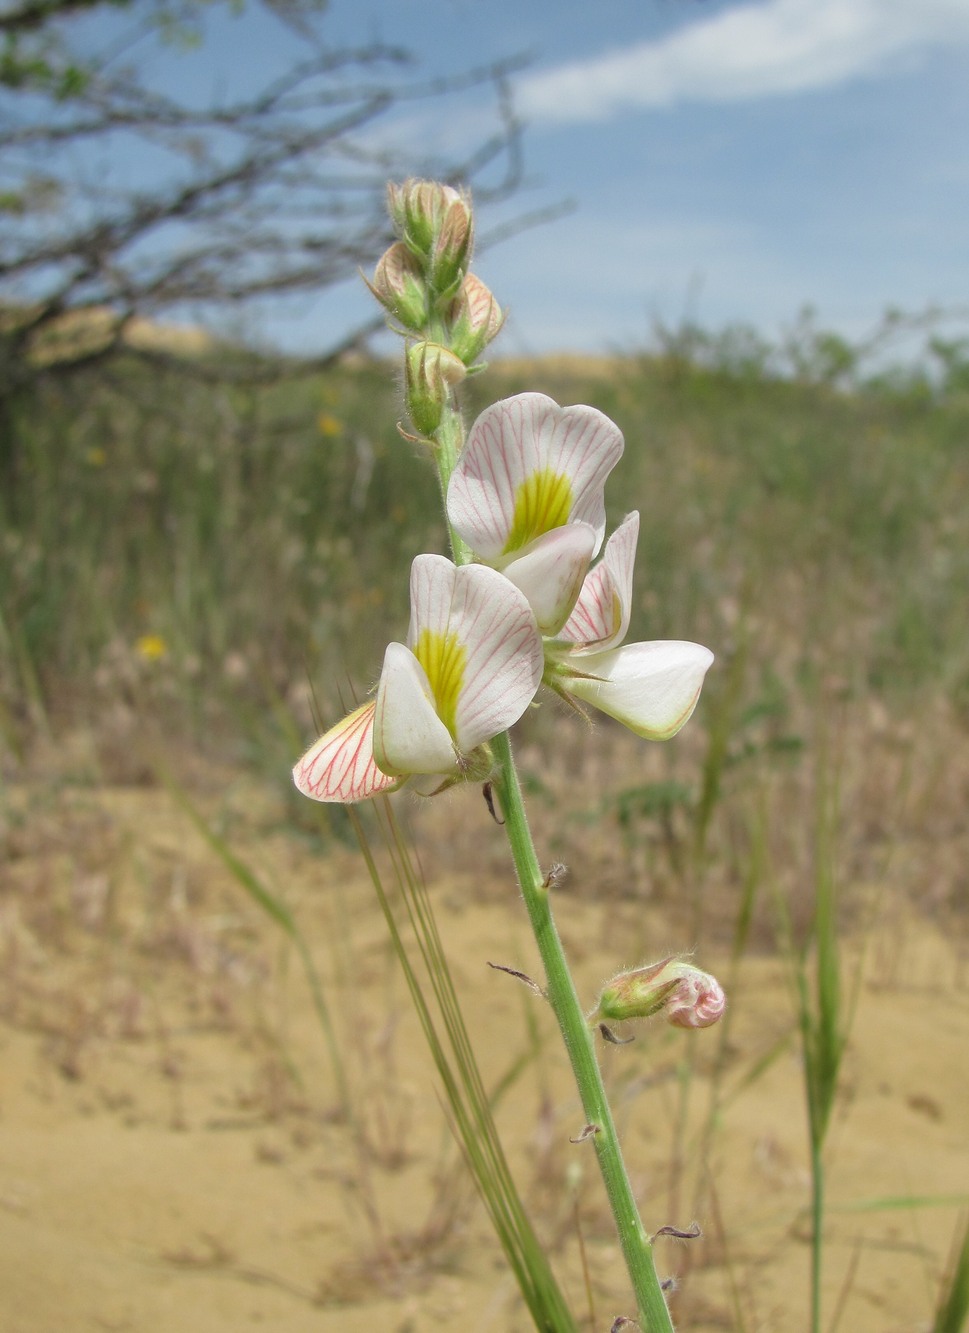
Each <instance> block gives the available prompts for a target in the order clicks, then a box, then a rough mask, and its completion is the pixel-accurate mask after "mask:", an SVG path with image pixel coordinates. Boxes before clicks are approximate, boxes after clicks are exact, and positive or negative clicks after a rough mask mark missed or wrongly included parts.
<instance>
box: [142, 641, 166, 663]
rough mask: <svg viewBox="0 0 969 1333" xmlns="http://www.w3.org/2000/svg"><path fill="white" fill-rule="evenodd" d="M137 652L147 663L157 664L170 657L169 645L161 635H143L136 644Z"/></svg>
mask: <svg viewBox="0 0 969 1333" xmlns="http://www.w3.org/2000/svg"><path fill="white" fill-rule="evenodd" d="M135 652H136V653H137V654H138V656H139V657H143V658H144V659H145V661H146V662H157V661H158V660H159V659H160V658H162V657H167V655H168V644H167V643H166V642H165V640H164V639H163V638H162V636H161V635H160V634H143V635H142V636H141V638H140V639H139V640H138V642H137V643H136V644H135Z"/></svg>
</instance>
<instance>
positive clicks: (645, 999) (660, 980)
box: [592, 958, 727, 1028]
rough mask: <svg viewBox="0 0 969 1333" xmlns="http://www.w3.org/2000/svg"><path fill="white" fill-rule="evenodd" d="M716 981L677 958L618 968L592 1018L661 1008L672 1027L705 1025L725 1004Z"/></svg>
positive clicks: (637, 1014)
mask: <svg viewBox="0 0 969 1333" xmlns="http://www.w3.org/2000/svg"><path fill="white" fill-rule="evenodd" d="M726 1004H727V1001H726V997H725V995H724V993H723V990H722V989H721V986H720V983H719V982H718V981H717V980H716V978H715V977H712V976H710V974H709V973H708V972H701V971H700V969H699V968H698V967H694V966H693V965H692V964H691V963H685V962H684V961H683V960H682V959H681V958H664V959H663V960H662V961H661V962H659V963H652V964H650V965H649V966H648V967H639V968H636V969H635V970H633V971H631V972H620V974H619V975H618V976H617V977H614V978H613V980H612V981H610V982H609V984H608V985H607V986H606V988H605V989H604V990H603V992H602V994H601V995H600V996H599V1003H598V1005H597V1006H596V1011H595V1013H594V1014H593V1016H592V1022H594V1023H598V1022H600V1021H601V1020H606V1019H611V1020H612V1021H613V1022H616V1023H621V1022H623V1021H624V1020H625V1019H629V1018H649V1017H651V1016H652V1015H653V1014H657V1013H659V1012H660V1011H661V1010H662V1011H663V1012H664V1014H665V1017H666V1021H667V1022H668V1023H672V1024H673V1026H674V1027H681V1028H705V1027H709V1026H710V1024H711V1023H715V1022H716V1021H717V1019H718V1018H720V1016H721V1015H722V1014H723V1011H724V1009H725V1008H726Z"/></svg>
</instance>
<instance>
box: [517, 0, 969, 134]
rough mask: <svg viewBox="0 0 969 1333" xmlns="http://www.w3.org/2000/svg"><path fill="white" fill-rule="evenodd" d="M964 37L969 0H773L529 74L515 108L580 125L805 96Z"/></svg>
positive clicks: (539, 118) (533, 117) (968, 38)
mask: <svg viewBox="0 0 969 1333" xmlns="http://www.w3.org/2000/svg"><path fill="white" fill-rule="evenodd" d="M963 42H969V0H766V2H765V3H761V4H743V5H737V6H735V7H733V8H730V9H727V10H724V11H721V12H720V13H719V14H717V15H715V16H713V17H711V18H707V19H701V20H699V21H697V22H694V23H692V24H690V25H689V26H687V27H684V28H680V29H678V30H677V31H676V32H673V33H671V34H670V35H669V36H667V37H664V38H661V39H659V40H658V41H650V42H643V43H640V44H639V45H637V46H633V47H628V48H626V49H624V50H621V51H612V52H607V53H605V54H603V55H601V56H597V57H594V58H593V59H591V60H585V61H574V62H571V63H569V64H566V65H560V66H558V68H556V69H551V70H547V71H545V72H537V73H535V74H532V75H526V76H525V78H523V79H522V80H521V81H520V83H519V84H518V88H517V92H516V100H517V108H518V110H520V111H521V112H522V113H523V114H524V115H525V116H527V117H528V118H529V119H531V120H533V121H544V122H558V123H560V124H566V123H573V124H574V123H577V122H583V121H593V120H604V119H606V118H607V117H609V116H611V115H613V114H615V113H616V112H619V111H623V110H626V109H628V108H630V107H661V106H671V105H673V104H674V103H677V102H682V101H704V102H734V101H741V100H744V99H748V98H755V97H769V96H777V95H784V94H789V93H798V92H806V91H809V90H811V89H817V88H825V87H830V86H832V85H834V84H837V83H842V82H845V81H847V80H848V79H851V78H853V77H856V76H858V75H865V74H870V73H872V72H874V71H876V70H878V69H880V68H882V67H884V66H885V64H886V63H887V62H889V61H891V60H892V59H897V58H898V57H904V56H906V55H909V54H911V53H913V52H915V51H918V50H919V49H925V48H927V47H930V46H934V45H940V44H946V45H951V44H954V43H963Z"/></svg>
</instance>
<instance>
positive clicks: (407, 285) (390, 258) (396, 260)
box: [367, 241, 427, 330]
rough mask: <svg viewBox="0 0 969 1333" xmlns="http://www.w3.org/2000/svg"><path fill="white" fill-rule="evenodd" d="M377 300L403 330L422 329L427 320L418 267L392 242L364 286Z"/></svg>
mask: <svg viewBox="0 0 969 1333" xmlns="http://www.w3.org/2000/svg"><path fill="white" fill-rule="evenodd" d="M367 285H368V287H369V288H370V290H371V291H372V292H373V294H374V296H376V298H377V300H378V301H379V302H380V304H381V305H382V306H383V307H384V309H385V310H388V311H389V312H390V314H392V315H393V316H394V318H395V319H398V320H400V322H401V324H403V325H404V327H405V328H407V329H415V330H417V329H422V328H423V327H424V324H425V322H426V320H427V288H426V286H425V284H424V280H423V278H422V276H421V269H420V264H419V263H418V261H417V260H416V259H415V258H414V256H413V255H412V254H411V252H410V251H409V250H408V248H407V246H406V245H404V243H403V241H395V243H394V244H393V245H392V246H391V247H390V249H389V250H387V251H385V252H384V254H383V255H382V256H381V257H380V260H379V261H378V263H377V267H376V269H375V270H374V275H373V282H371V283H368V284H367Z"/></svg>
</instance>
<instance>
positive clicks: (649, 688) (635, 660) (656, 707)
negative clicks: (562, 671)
mask: <svg viewBox="0 0 969 1333" xmlns="http://www.w3.org/2000/svg"><path fill="white" fill-rule="evenodd" d="M712 661H713V653H711V652H710V650H709V648H704V647H702V646H701V645H700V644H698V643H684V642H682V641H680V640H662V639H659V640H656V641H654V642H652V643H630V644H627V645H626V646H625V647H624V648H612V649H609V650H608V651H606V652H601V653H589V654H588V655H586V656H583V657H582V658H581V659H580V661H579V662H577V663H576V666H580V665H581V668H582V671H583V672H586V673H588V676H587V677H585V676H576V677H569V678H567V680H566V682H565V688H566V689H567V691H568V693H569V694H571V695H574V696H575V698H577V699H580V700H582V701H583V702H585V703H588V704H591V705H592V706H593V708H598V709H600V710H601V711H602V712H603V713H608V714H609V716H610V717H614V718H615V719H616V720H617V721H618V722H621V723H622V724H623V726H626V727H628V728H629V729H630V731H634V732H635V733H636V735H637V736H643V737H645V739H646V740H652V741H665V740H668V739H669V738H670V736H675V735H676V733H677V732H678V731H679V729H680V727H682V726H683V724H684V722H686V721H687V720H688V718H689V716H690V714H691V713H692V712H693V709H694V708H695V707H696V701H697V699H698V698H699V697H700V689H701V687H702V685H703V677H704V676H705V675H706V672H707V670H708V668H709V666H710V664H711V662H712Z"/></svg>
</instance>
